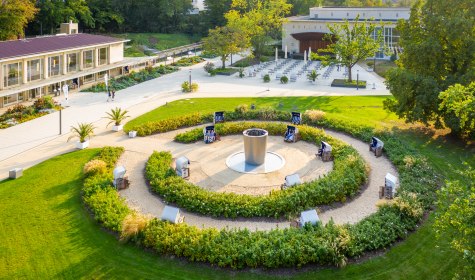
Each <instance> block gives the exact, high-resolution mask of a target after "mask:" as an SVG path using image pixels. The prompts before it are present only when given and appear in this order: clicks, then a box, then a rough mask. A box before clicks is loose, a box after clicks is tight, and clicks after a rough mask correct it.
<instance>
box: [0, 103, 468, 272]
mask: <svg viewBox="0 0 475 280" xmlns="http://www.w3.org/2000/svg"><path fill="white" fill-rule="evenodd" d="M385 98H386V97H321V98H262V99H252V98H236V99H191V100H182V101H177V102H173V103H169V104H168V106H164V107H161V108H159V109H157V110H155V111H152V112H150V113H148V114H146V115H144V116H142V117H139V118H137V119H135V120H133V121H131V122H129V124H130V123H133V122H136V123H138V122H142V121H150V120H159V119H165V118H167V117H169V116H171V115H175V116H176V115H186V114H190V113H192V112H197V111H199V112H203V113H209V112H213V111H215V110H216V111H218V110H232V109H234V107H236V106H237V105H239V104H243V103H246V104H250V103H254V104H256V105H257V106H272V107H275V106H279V108H281V109H282V110H288V111H291V110H304V109H308V108H312V109H321V110H324V111H326V112H327V114H329V115H332V116H334V117H338V118H340V119H345V120H351V121H354V122H356V123H359V122H362V123H365V124H370V125H374V126H377V127H383V126H386V127H392V126H398V127H399V129H400V130H401V131H400V132H399V133H404V134H406V136H407V137H406V139H408V140H410V141H411V142H412V143H413V144H414V145H415V146H416V147H419V148H420V149H421V151H422V153H423V154H425V155H426V156H427V157H428V158H429V159H430V160H431V162H433V163H434V166H435V167H436V168H437V169H438V170H439V172H440V173H441V174H442V175H444V176H446V177H451V178H454V177H457V176H456V174H455V172H454V171H455V170H457V169H460V168H461V165H462V164H461V163H462V162H463V161H467V162H469V163H470V164H471V165H475V153H473V147H469V146H465V145H464V144H462V143H458V142H456V141H454V140H453V139H450V138H448V137H446V136H444V135H438V134H434V133H431V132H430V131H426V130H420V129H415V128H410V129H408V128H406V127H405V126H404V123H403V122H402V121H400V120H397V118H396V117H395V116H394V115H392V114H388V113H386V112H385V111H384V110H382V100H384V99H385ZM192 102H193V103H192ZM279 104H280V105H279ZM470 151H472V152H470ZM97 152H98V150H86V151H81V152H74V153H70V154H66V155H63V156H59V157H56V158H54V159H51V160H48V161H46V162H44V163H42V164H39V165H37V166H35V167H33V168H30V169H28V170H26V171H25V173H24V176H23V177H22V178H20V179H17V180H14V181H4V182H0V221H1V222H0V240H2V241H1V242H0V278H2V279H15V278H28V279H31V278H34V279H54V278H65V279H77V278H88V279H90V278H107V279H115V278H120V279H123V278H126V279H127V278H130V279H143V278H147V279H226V278H233V279H276V278H277V279H284V278H290V276H292V277H293V278H295V279H450V278H452V275H453V274H454V272H455V271H457V269H458V265H459V255H458V254H457V253H455V252H454V251H452V250H451V249H450V248H449V246H448V244H447V243H445V242H444V241H443V240H444V238H443V237H442V239H441V240H442V241H438V240H437V239H436V237H435V232H434V230H433V229H432V224H433V217H430V218H429V220H428V221H427V222H425V224H424V225H423V226H422V227H421V228H420V229H419V230H418V231H417V232H415V233H414V234H412V235H410V236H409V238H407V239H406V240H405V241H404V242H402V243H400V244H398V245H396V246H394V247H393V248H391V249H390V250H389V251H388V252H387V253H385V254H384V255H382V256H379V257H375V258H372V259H370V260H367V261H364V262H362V263H360V264H350V265H348V266H346V267H345V268H342V269H334V268H332V269H318V268H314V267H306V268H304V269H303V270H300V271H288V270H277V271H260V270H257V271H256V270H248V271H229V270H222V269H214V268H212V267H209V266H207V265H201V264H196V263H188V262H185V261H180V260H176V259H175V260H173V259H169V258H167V257H160V256H157V255H154V254H151V253H148V252H144V251H143V250H142V249H140V248H135V247H132V246H129V245H126V244H121V243H119V242H118V241H117V240H116V238H115V237H114V236H112V235H111V234H109V233H107V232H105V231H103V230H102V229H101V228H100V227H99V226H98V225H97V223H96V222H95V221H94V220H93V219H92V218H91V217H90V215H89V213H88V212H87V210H86V209H85V208H84V206H83V204H82V201H81V193H80V189H81V170H82V167H83V165H84V163H86V162H87V161H88V160H89V159H91V158H92V157H93V156H94V155H96V154H97Z"/></svg>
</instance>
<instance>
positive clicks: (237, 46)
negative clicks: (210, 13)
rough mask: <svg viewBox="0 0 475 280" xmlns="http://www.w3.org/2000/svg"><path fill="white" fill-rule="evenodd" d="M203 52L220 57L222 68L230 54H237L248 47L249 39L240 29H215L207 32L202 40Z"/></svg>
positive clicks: (225, 27)
mask: <svg viewBox="0 0 475 280" xmlns="http://www.w3.org/2000/svg"><path fill="white" fill-rule="evenodd" d="M203 42H204V50H205V51H206V52H210V53H214V54H217V55H219V56H220V57H221V62H222V68H223V69H224V68H225V67H226V65H225V63H226V59H227V58H228V57H229V56H230V55H231V54H237V53H239V52H242V51H243V50H245V49H246V48H248V47H249V38H248V37H247V36H246V33H245V32H243V30H242V29H239V28H233V27H229V26H223V27H216V28H215V29H211V30H210V31H209V35H208V37H206V38H204V39H203Z"/></svg>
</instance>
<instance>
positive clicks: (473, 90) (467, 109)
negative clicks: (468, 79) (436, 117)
mask: <svg viewBox="0 0 475 280" xmlns="http://www.w3.org/2000/svg"><path fill="white" fill-rule="evenodd" d="M439 99H440V105H439V109H440V110H441V111H443V112H445V114H446V117H445V119H446V120H445V122H446V123H447V122H448V121H447V119H448V117H449V115H451V119H452V121H450V123H451V126H452V127H453V129H457V132H458V134H460V135H463V136H467V137H472V138H475V82H472V83H471V84H469V85H468V86H466V87H465V86H462V85H460V84H456V85H453V86H450V87H449V88H448V89H447V90H446V91H443V92H441V93H440V95H439ZM456 125H458V127H457V128H456Z"/></svg>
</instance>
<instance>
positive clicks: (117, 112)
mask: <svg viewBox="0 0 475 280" xmlns="http://www.w3.org/2000/svg"><path fill="white" fill-rule="evenodd" d="M128 112H129V111H127V110H123V111H122V109H121V108H119V107H116V108H115V109H111V111H110V112H107V113H106V114H107V117H105V118H106V119H109V120H110V122H109V123H108V124H107V126H109V125H110V124H111V123H114V125H116V126H119V125H120V124H121V123H122V121H123V120H125V119H126V118H129V117H130V116H127V113H128Z"/></svg>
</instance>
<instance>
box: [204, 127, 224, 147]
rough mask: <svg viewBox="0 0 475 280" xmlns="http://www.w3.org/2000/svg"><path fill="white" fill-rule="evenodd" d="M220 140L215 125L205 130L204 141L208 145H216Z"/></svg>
mask: <svg viewBox="0 0 475 280" xmlns="http://www.w3.org/2000/svg"><path fill="white" fill-rule="evenodd" d="M217 140H220V137H219V136H218V134H217V133H216V131H215V130H214V125H210V126H207V127H205V128H203V141H204V142H205V143H206V144H211V143H214V142H215V141H217Z"/></svg>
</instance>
